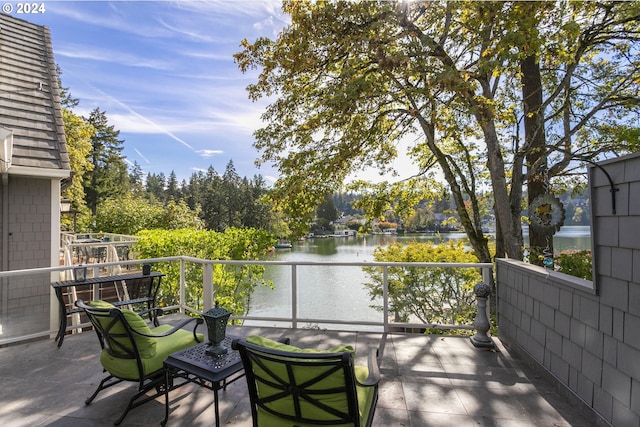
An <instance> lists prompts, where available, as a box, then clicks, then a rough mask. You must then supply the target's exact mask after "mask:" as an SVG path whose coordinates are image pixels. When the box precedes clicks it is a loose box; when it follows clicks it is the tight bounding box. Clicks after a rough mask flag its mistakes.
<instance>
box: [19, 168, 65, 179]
mask: <svg viewBox="0 0 640 427" xmlns="http://www.w3.org/2000/svg"><path fill="white" fill-rule="evenodd" d="M8 173H9V175H20V176H30V177H34V178H51V179H64V178H69V176H71V171H70V170H68V169H46V168H30V167H25V166H11V167H10V168H9V171H8Z"/></svg>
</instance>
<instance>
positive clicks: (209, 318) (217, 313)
mask: <svg viewBox="0 0 640 427" xmlns="http://www.w3.org/2000/svg"><path fill="white" fill-rule="evenodd" d="M230 316H231V313H230V312H229V311H227V310H225V309H224V308H222V307H220V303H219V302H218V301H216V306H215V307H213V308H212V309H210V310H209V311H207V312H206V313H203V314H202V317H204V321H205V322H206V323H207V333H208V335H209V343H208V345H209V348H208V349H207V350H206V352H207V354H212V355H215V356H220V355H222V354H225V353H226V352H227V349H226V348H224V347H223V346H222V345H221V343H222V341H224V337H225V332H226V329H227V321H228V320H229V317H230Z"/></svg>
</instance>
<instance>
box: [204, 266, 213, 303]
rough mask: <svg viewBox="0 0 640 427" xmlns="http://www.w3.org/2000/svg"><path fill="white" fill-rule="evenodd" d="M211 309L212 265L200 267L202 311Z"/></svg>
mask: <svg viewBox="0 0 640 427" xmlns="http://www.w3.org/2000/svg"><path fill="white" fill-rule="evenodd" d="M212 307H213V265H212V264H209V263H207V264H204V265H203V266H202V311H207V310H209V309H210V308H212Z"/></svg>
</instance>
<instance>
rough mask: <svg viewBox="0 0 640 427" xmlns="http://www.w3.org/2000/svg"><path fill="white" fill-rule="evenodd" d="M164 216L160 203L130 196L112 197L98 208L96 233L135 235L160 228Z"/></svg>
mask: <svg viewBox="0 0 640 427" xmlns="http://www.w3.org/2000/svg"><path fill="white" fill-rule="evenodd" d="M162 215H163V209H162V205H161V204H160V203H157V202H150V201H149V200H147V199H144V198H141V197H133V196H132V195H130V194H129V195H126V196H124V197H112V198H108V199H106V200H105V201H103V202H102V203H100V204H99V205H98V206H97V209H96V215H95V231H102V232H108V233H117V234H129V235H134V234H136V233H138V232H139V231H140V230H144V229H151V228H158V227H159V219H160V217H161V216H162Z"/></svg>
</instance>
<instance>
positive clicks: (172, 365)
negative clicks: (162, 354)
mask: <svg viewBox="0 0 640 427" xmlns="http://www.w3.org/2000/svg"><path fill="white" fill-rule="evenodd" d="M235 338H237V337H231V336H227V337H225V339H224V340H223V341H222V346H223V347H225V348H227V349H228V351H227V353H225V354H223V355H220V356H215V355H210V354H207V353H206V350H207V348H209V346H210V345H209V343H200V344H197V345H195V346H193V347H190V348H187V349H185V350H181V351H179V352H177V353H173V354H172V355H170V356H169V357H167V359H166V360H165V361H164V373H165V385H166V386H165V416H164V420H163V421H162V425H165V424H166V423H167V421H168V420H169V391H171V390H175V389H176V388H179V387H180V386H182V385H184V384H187V383H189V382H191V383H194V384H198V385H199V386H201V387H205V388H207V389H209V390H213V396H214V406H215V412H216V427H218V426H219V425H220V413H219V408H218V390H221V389H224V388H226V386H227V385H228V384H231V383H233V382H235V381H236V380H238V379H240V378H242V377H243V376H244V371H243V367H242V359H240V353H239V352H238V351H237V350H232V349H231V342H232V341H233V340H234V339H235ZM175 378H183V379H185V380H186V381H185V382H184V383H183V384H180V385H177V386H172V383H173V380H174V379H175Z"/></svg>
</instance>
